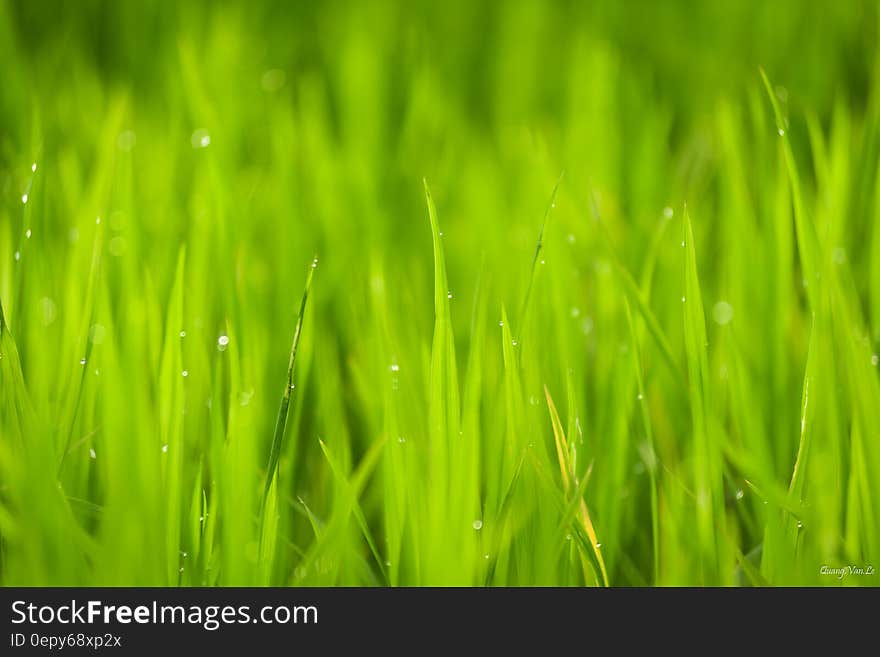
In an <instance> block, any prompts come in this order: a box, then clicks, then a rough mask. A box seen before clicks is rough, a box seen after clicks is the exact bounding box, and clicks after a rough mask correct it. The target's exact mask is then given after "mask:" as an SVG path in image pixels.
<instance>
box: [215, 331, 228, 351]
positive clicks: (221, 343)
mask: <svg viewBox="0 0 880 657" xmlns="http://www.w3.org/2000/svg"><path fill="white" fill-rule="evenodd" d="M228 346H229V336H228V335H221V336H220V337H219V338H217V351H226V347H228Z"/></svg>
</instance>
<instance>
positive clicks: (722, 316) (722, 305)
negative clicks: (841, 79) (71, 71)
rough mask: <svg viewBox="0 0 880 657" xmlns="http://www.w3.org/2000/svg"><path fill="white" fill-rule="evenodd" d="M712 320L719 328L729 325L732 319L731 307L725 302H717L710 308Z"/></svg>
mask: <svg viewBox="0 0 880 657" xmlns="http://www.w3.org/2000/svg"><path fill="white" fill-rule="evenodd" d="M712 319H714V320H715V323H716V324H718V325H719V326H724V325H725V324H729V323H730V320H732V319H733V306H731V305H730V304H729V303H727V302H726V301H719V302H718V303H716V304H715V305H714V306H713V307H712Z"/></svg>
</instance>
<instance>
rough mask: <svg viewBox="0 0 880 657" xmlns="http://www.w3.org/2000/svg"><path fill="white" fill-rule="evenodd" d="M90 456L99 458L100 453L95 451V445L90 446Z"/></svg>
mask: <svg viewBox="0 0 880 657" xmlns="http://www.w3.org/2000/svg"><path fill="white" fill-rule="evenodd" d="M89 457H91V458H92V459H96V458H98V455H97V454H96V453H95V448H94V447H90V448H89Z"/></svg>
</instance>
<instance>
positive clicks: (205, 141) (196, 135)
mask: <svg viewBox="0 0 880 657" xmlns="http://www.w3.org/2000/svg"><path fill="white" fill-rule="evenodd" d="M189 141H190V144H191V145H192V147H193V148H207V147H208V146H210V145H211V133H209V132H208V131H207V130H205V129H204V128H199V129H198V130H196V131H195V132H193V133H192V137H190V140H189Z"/></svg>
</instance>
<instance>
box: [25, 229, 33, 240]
mask: <svg viewBox="0 0 880 657" xmlns="http://www.w3.org/2000/svg"><path fill="white" fill-rule="evenodd" d="M24 236H25V239H30V238H31V229H30V228H28V229H27V230H26V231H24Z"/></svg>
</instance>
